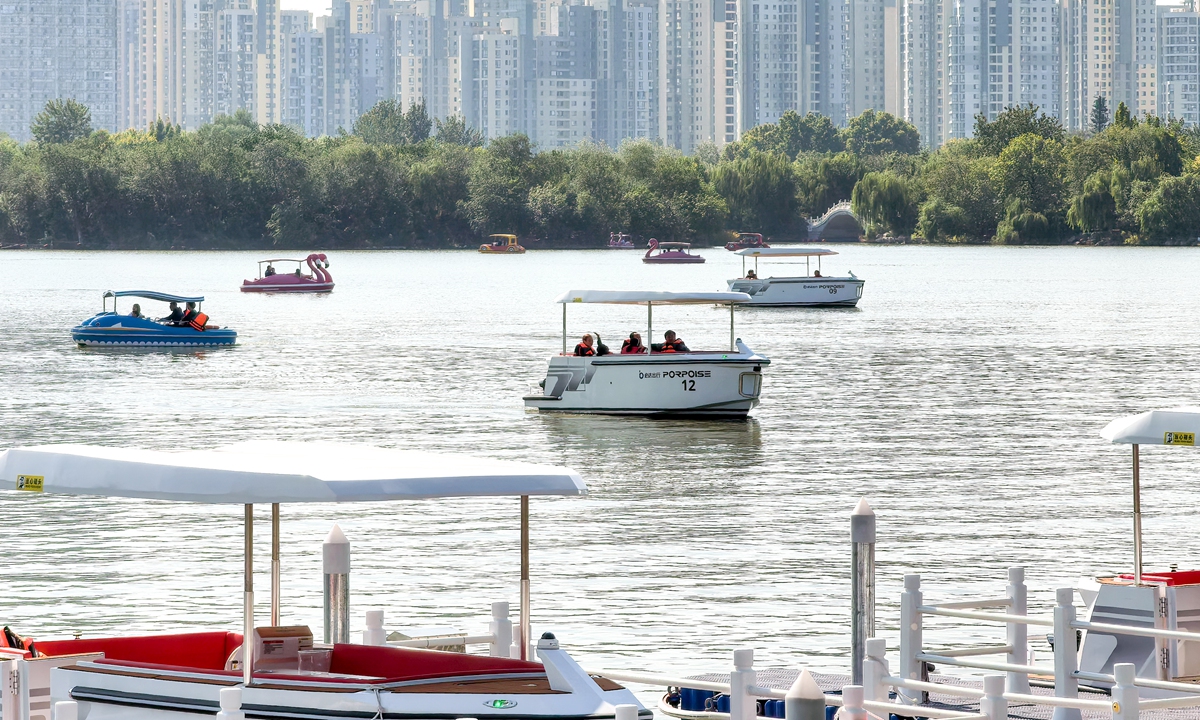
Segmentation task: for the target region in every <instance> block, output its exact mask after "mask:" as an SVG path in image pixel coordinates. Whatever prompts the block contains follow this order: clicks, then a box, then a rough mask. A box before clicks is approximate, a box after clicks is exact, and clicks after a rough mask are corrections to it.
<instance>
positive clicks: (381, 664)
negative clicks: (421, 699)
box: [329, 645, 545, 682]
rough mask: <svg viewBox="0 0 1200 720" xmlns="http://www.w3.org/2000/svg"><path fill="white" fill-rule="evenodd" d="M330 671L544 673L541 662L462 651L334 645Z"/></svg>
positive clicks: (399, 676) (398, 675)
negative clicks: (471, 653) (466, 653)
mask: <svg viewBox="0 0 1200 720" xmlns="http://www.w3.org/2000/svg"><path fill="white" fill-rule="evenodd" d="M329 670H330V672H335V673H345V674H347V675H371V676H374V677H383V678H387V679H388V680H389V681H393V682H394V681H399V680H423V679H427V678H437V677H455V676H459V675H500V674H503V673H514V672H516V673H520V672H527V673H528V672H532V673H543V672H545V668H543V667H542V666H541V664H539V663H533V662H526V661H524V660H510V659H508V658H498V657H486V656H481V655H464V654H462V653H453V652H439V651H436V650H415V649H412V648H397V647H389V646H373V645H334V646H333V658H332V659H331V661H330V664H329Z"/></svg>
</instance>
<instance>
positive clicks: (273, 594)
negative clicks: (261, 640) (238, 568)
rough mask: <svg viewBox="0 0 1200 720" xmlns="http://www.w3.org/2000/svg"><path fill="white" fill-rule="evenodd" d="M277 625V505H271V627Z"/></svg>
mask: <svg viewBox="0 0 1200 720" xmlns="http://www.w3.org/2000/svg"><path fill="white" fill-rule="evenodd" d="M279 625H280V623H279V503H271V627H279Z"/></svg>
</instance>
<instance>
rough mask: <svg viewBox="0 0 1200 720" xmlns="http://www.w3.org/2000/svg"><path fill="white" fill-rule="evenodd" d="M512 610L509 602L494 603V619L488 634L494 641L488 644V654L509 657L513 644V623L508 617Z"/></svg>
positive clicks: (489, 624) (489, 626) (489, 625)
mask: <svg viewBox="0 0 1200 720" xmlns="http://www.w3.org/2000/svg"><path fill="white" fill-rule="evenodd" d="M509 612H510V609H509V606H508V603H506V602H494V603H492V621H491V622H490V623H488V634H489V635H491V636H492V642H491V643H489V644H488V655H491V656H492V657H508V656H509V652H510V650H511V649H512V644H513V624H512V620H509V619H508V614H509Z"/></svg>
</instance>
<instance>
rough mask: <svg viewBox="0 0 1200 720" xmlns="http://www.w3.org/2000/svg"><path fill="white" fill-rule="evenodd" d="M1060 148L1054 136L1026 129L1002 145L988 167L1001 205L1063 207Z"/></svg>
mask: <svg viewBox="0 0 1200 720" xmlns="http://www.w3.org/2000/svg"><path fill="white" fill-rule="evenodd" d="M1063 167H1064V160H1063V150H1062V145H1061V144H1060V143H1059V142H1058V141H1057V140H1047V139H1046V138H1044V137H1042V136H1041V135H1034V134H1033V133H1027V134H1025V135H1021V136H1020V137H1018V138H1016V139H1015V140H1013V141H1012V142H1010V143H1009V144H1008V147H1006V148H1004V152H1002V153H1000V157H998V158H997V159H996V164H995V165H994V166H993V167H992V170H991V175H992V183H993V185H994V186H995V188H996V190H997V191H998V192H999V193H1000V196H1001V197H1002V198H1003V199H1004V202H1005V205H1006V206H1010V205H1011V203H1012V202H1013V201H1014V200H1015V201H1016V202H1018V203H1019V204H1020V206H1021V208H1022V212H1024V211H1026V210H1027V211H1030V212H1033V213H1040V214H1042V215H1045V216H1051V215H1057V214H1058V213H1060V212H1061V211H1062V208H1063V201H1064V197H1063V193H1064V190H1065V187H1064V183H1063Z"/></svg>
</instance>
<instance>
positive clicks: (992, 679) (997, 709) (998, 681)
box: [979, 675, 1008, 720]
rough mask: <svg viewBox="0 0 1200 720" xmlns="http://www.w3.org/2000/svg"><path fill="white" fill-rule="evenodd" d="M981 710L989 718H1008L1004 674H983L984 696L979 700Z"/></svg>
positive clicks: (1001, 719)
mask: <svg viewBox="0 0 1200 720" xmlns="http://www.w3.org/2000/svg"><path fill="white" fill-rule="evenodd" d="M979 712H981V713H983V714H984V715H987V716H988V720H1008V701H1007V700H1005V699H1004V676H1003V675H984V676H983V697H982V698H980V700H979Z"/></svg>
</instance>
